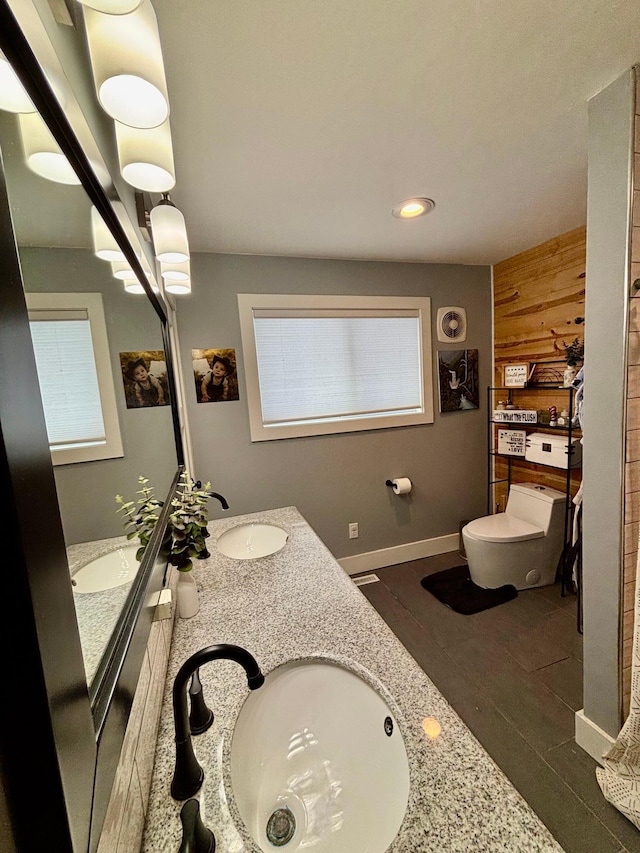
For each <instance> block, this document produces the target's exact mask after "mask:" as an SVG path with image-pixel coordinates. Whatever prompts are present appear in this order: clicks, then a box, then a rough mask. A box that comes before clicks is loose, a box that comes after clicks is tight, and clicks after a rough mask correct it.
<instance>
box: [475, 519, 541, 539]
mask: <svg viewBox="0 0 640 853" xmlns="http://www.w3.org/2000/svg"><path fill="white" fill-rule="evenodd" d="M466 530H467V532H468V533H469V534H470V535H471V536H473V537H474V539H481V540H482V541H483V542H524V541H525V540H526V539H539V538H540V537H541V536H544V530H541V529H540V528H539V527H536V526H535V525H533V524H529V522H528V521H522V519H520V518H515V517H514V516H512V515H507V513H506V512H500V513H497V514H496V515H486V516H485V517H484V518H476V520H475V521H470V522H469V524H467V526H466Z"/></svg>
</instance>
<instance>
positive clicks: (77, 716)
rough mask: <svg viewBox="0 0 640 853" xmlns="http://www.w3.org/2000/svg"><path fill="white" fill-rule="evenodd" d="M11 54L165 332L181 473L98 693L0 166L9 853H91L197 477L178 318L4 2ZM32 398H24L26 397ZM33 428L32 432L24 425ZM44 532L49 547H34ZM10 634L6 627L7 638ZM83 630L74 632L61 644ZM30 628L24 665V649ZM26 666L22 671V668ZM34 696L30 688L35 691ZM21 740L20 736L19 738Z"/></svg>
mask: <svg viewBox="0 0 640 853" xmlns="http://www.w3.org/2000/svg"><path fill="white" fill-rule="evenodd" d="M0 48H1V49H2V51H3V53H4V54H5V56H6V57H7V59H8V60H9V62H10V63H11V65H12V66H13V68H14V69H15V71H16V73H17V74H18V76H19V78H20V79H21V82H22V83H23V85H24V87H25V89H26V90H27V92H28V94H29V96H30V97H31V99H32V101H33V103H34V105H35V106H36V108H37V109H38V111H39V112H40V115H41V116H42V118H43V119H44V121H45V123H46V124H47V126H48V127H49V129H50V131H51V133H52V134H53V136H54V138H55V139H56V141H57V143H58V144H59V146H60V148H61V149H62V151H63V153H64V154H65V155H66V156H67V158H68V160H69V162H70V163H71V165H72V166H73V168H74V169H75V171H76V173H77V174H78V176H79V177H80V180H81V184H82V186H83V187H84V190H85V191H86V193H87V195H88V196H89V198H90V200H91V202H92V204H93V205H94V206H95V207H96V208H97V210H98V211H99V212H100V214H101V215H102V217H103V219H104V221H105V223H106V224H107V226H108V227H109V229H110V231H111V233H112V234H113V236H114V238H115V239H116V241H117V242H118V244H119V245H120V247H121V249H122V251H123V253H124V255H125V257H126V259H127V261H129V263H130V264H131V266H132V269H133V270H134V272H135V273H136V275H137V278H138V280H139V281H140V283H141V284H142V286H143V287H144V289H145V292H146V294H147V298H148V299H149V301H150V302H151V304H152V306H153V308H154V310H155V311H156V314H157V316H158V318H159V321H160V323H161V327H162V338H163V344H164V348H165V356H166V364H167V380H168V384H169V395H170V400H171V413H172V415H171V416H172V423H173V431H174V438H175V446H176V458H177V464H178V467H177V471H176V474H175V477H174V480H173V483H172V485H171V488H170V490H169V492H168V494H167V496H166V498H165V500H164V506H163V509H162V512H161V514H160V518H159V521H158V523H157V525H156V528H155V530H154V532H153V534H152V537H151V539H150V542H149V544H148V546H147V549H146V551H145V554H144V557H143V559H142V562H141V565H140V569H139V572H138V576H137V578H136V581H135V582H134V584H133V586H132V590H131V593H130V595H129V596H128V598H127V602H126V604H125V608H124V610H123V613H122V615H121V617H120V620H119V623H118V626H117V628H116V631H115V632H114V635H113V636H112V638H111V641H110V643H109V646H108V648H107V650H106V652H105V654H104V655H103V660H102V663H101V665H100V667H99V669H98V672H97V673H96V677H95V678H94V682H93V684H92V688H91V690H89V688H88V687H87V683H86V677H85V674H84V665H83V660H82V650H81V647H80V638H79V634H78V631H77V628H76V627H75V626H76V624H77V623H76V619H75V605H74V602H73V591H72V588H71V584H70V582H69V568H68V562H67V557H66V546H65V542H64V536H63V531H62V521H61V518H60V512H59V507H58V499H57V492H56V486H55V480H54V476H53V466H52V464H51V456H50V452H49V443H48V440H47V434H46V426H45V424H44V413H43V410H42V404H41V401H40V399H39V396H38V395H34V394H33V393H32V388H33V381H34V379H33V377H34V375H36V370H35V359H34V355H33V348H32V345H31V336H30V332H29V324H28V314H27V309H26V302H25V297H24V291H23V285H22V276H21V270H20V261H19V257H18V254H17V245H16V241H15V236H14V233H13V227H12V222H11V215H10V210H9V200H8V196H7V190H6V184H5V177H4V168H3V165H2V160H1V152H0V275H1V276H2V280H3V282H4V283H3V286H2V289H3V312H2V313H3V316H2V317H1V318H0V369H2V367H3V366H4V367H5V369H8V367H9V366H10V367H11V373H10V374H9V373H8V372H7V373H6V374H5V375H6V376H9V375H10V376H11V382H7V381H5V382H4V383H0V439H1V443H2V450H3V451H4V452H1V451H0V497H2V498H3V499H4V500H3V504H4V505H5V506H6V505H7V504H8V505H9V506H10V511H9V514H8V521H7V523H8V524H9V525H10V529H11V530H12V531H13V532H14V535H13V538H12V544H15V545H16V547H15V549H14V553H12V571H11V573H9V577H8V578H7V582H6V587H7V589H6V592H7V594H8V595H10V596H12V598H11V601H12V611H13V613H12V616H13V618H12V619H8V620H0V641H1V640H4V642H5V649H7V651H8V652H9V653H8V654H7V657H8V658H9V661H8V663H7V667H6V674H5V684H9V685H11V684H12V685H14V687H15V689H16V691H19V694H18V695H19V700H20V701H15V698H16V697H13V698H12V701H11V702H8V701H4V702H1V703H0V768H1V771H2V776H1V778H0V846H3V844H2V842H3V841H4V837H3V829H4V828H5V827H6V826H8V827H9V828H10V829H9V832H10V835H9V838H8V843H7V848H5V847H3V849H8V850H11V849H12V848H11V842H13V843H14V844H15V849H20V850H22V849H38V848H39V847H41V848H43V849H54V850H60V851H66V850H69V851H73V853H80V851H82V853H87V851H91V853H93V851H95V850H96V849H97V846H98V842H99V837H100V833H101V830H102V825H103V822H104V817H105V814H106V810H107V805H108V802H109V797H110V794H111V788H112V785H113V780H114V777H115V772H116V769H117V765H118V761H119V757H120V750H121V747H122V742H123V739H124V732H125V729H126V725H127V721H128V717H129V713H130V710H131V705H132V701H133V696H134V693H135V689H136V686H137V682H138V678H139V675H140V670H141V667H142V663H143V660H144V654H145V651H146V646H147V642H148V638H149V632H150V629H151V624H152V620H153V613H154V609H155V608H154V597H155V595H156V594H157V592H158V591H159V590H160V589H161V588H162V586H163V585H164V584H165V580H166V574H167V559H166V556H165V557H162V556H161V555H160V553H159V552H160V547H161V544H162V540H163V537H164V534H165V531H166V527H167V523H168V516H169V514H170V511H171V498H172V497H173V494H174V492H175V488H176V485H177V482H178V478H179V475H180V473H181V471H182V470H184V451H183V447H182V441H181V431H180V420H179V413H178V406H177V401H178V397H177V388H176V382H175V374H174V360H173V355H172V349H171V342H170V337H169V328H168V317H167V313H166V310H165V306H164V304H163V302H161V300H160V299H159V298H158V296H157V295H156V293H155V292H154V291H153V290H152V289H151V286H150V285H149V283H148V281H147V278H146V276H145V274H144V271H143V268H142V265H141V263H140V261H139V260H138V256H137V255H136V252H135V250H134V248H133V246H132V245H131V244H130V243H129V240H128V238H127V235H126V232H125V230H124V228H123V227H122V225H121V223H120V221H119V219H118V217H117V215H116V214H115V211H114V209H113V207H112V205H111V202H110V201H109V198H108V196H107V194H106V192H105V190H104V189H103V187H102V185H101V184H100V182H99V181H98V179H97V177H96V175H95V174H94V172H93V170H92V168H91V166H90V163H89V160H88V158H87V156H86V154H85V152H84V150H83V148H82V146H81V144H80V142H79V140H78V138H77V137H76V135H75V133H74V131H73V129H72V127H71V125H70V123H69V121H68V120H67V118H66V116H65V113H64V111H63V110H62V108H61V107H60V104H59V102H58V100H57V99H56V97H55V95H54V94H53V92H52V90H51V88H50V86H49V83H48V80H47V78H46V76H45V74H44V72H43V70H42V68H41V67H40V65H39V63H38V60H37V58H36V56H35V54H34V52H33V51H32V49H31V46H30V44H29V42H28V40H27V38H26V37H25V35H24V33H23V32H22V30H21V28H20V26H19V24H18V23H17V21H16V19H15V17H14V15H13V13H12V11H11V9H10V7H9V5H8V3H7V0H0ZM20 389H24V391H23V393H21V392H20ZM27 424H28V428H27V427H25V425H27ZM34 519H37V520H38V521H37V535H34V524H35V522H34ZM3 622H4V624H3ZM71 624H73V626H74V628H75V630H74V629H71V627H69V630H64V631H61V630H60V626H61V625H65V626H66V625H69V626H71ZM17 626H19V637H20V640H19V643H20V654H19V655H15V654H11V653H10V650H11V649H12V648H15V647H16V633H15V632H16V627H17ZM14 658H16V659H14ZM25 682H26V683H25ZM19 732H20V733H21V734H20V735H18V733H19ZM25 732H28V737H29V739H30V750H29V751H30V752H31V753H32V754H33V753H34V751H35V753H36V754H37V755H38V761H37V772H38V788H39V790H40V791H45V792H46V796H43V797H40V798H39V802H38V814H37V816H36V815H34V814H33V795H32V791H31V787H32V785H33V778H32V774H31V765H30V764H29V763H28V762H27V761H26V759H25V754H24V753H25V744H24V738H25V737H26V736H27V735H26V734H25Z"/></svg>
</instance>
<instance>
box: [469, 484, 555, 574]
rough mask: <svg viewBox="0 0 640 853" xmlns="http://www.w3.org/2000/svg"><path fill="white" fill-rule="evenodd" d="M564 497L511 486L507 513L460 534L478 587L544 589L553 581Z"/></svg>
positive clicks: (532, 487)
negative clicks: (509, 586) (537, 587)
mask: <svg viewBox="0 0 640 853" xmlns="http://www.w3.org/2000/svg"><path fill="white" fill-rule="evenodd" d="M566 498H567V496H566V495H565V494H563V493H562V492H558V491H557V490H556V489H550V488H548V487H547V486H540V485H538V484H536V483H515V484H513V485H512V486H511V488H510V489H509V499H508V501H507V509H506V512H501V513H498V514H497V515H487V516H485V517H484V518H477V519H476V520H475V521H470V522H469V524H466V525H465V526H464V527H463V528H462V540H463V542H464V547H465V552H466V555H467V561H468V564H469V573H470V575H471V580H472V581H473V582H474V583H475V584H477V586H481V587H484V588H485V589H495V588H496V587H499V586H503V585H504V584H512V585H513V586H515V588H516V589H529V588H530V587H534V586H547V585H548V584H552V583H553V582H554V581H555V578H556V569H557V567H558V560H559V559H560V555H561V553H562V547H563V539H564V512H565V506H566Z"/></svg>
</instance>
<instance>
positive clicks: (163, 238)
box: [150, 193, 190, 264]
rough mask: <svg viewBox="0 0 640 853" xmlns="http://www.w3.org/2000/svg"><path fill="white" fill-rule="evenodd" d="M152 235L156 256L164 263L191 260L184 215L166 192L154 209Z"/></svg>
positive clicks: (152, 213) (152, 212)
mask: <svg viewBox="0 0 640 853" xmlns="http://www.w3.org/2000/svg"><path fill="white" fill-rule="evenodd" d="M150 219H151V235H152V237H153V245H154V249H155V253H156V258H157V259H158V261H160V263H164V264H181V263H184V261H188V260H189V257H190V256H189V240H188V238H187V227H186V225H185V221H184V216H183V215H182V213H180V211H179V210H178V208H177V207H176V206H175V204H174V203H173V202H172V201H171V199H170V198H169V195H168V194H167V193H164V194H163V196H162V200H161V201H159V202H158V204H157V205H156V206H155V207H154V208H153V209H152V211H151V214H150Z"/></svg>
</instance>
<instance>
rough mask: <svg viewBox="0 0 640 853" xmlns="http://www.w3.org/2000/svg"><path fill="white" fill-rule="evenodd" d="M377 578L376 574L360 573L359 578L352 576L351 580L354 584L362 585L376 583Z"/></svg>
mask: <svg viewBox="0 0 640 853" xmlns="http://www.w3.org/2000/svg"><path fill="white" fill-rule="evenodd" d="M379 580H380V578H379V577H378V575H361V576H360V577H359V578H354V579H353V582H354V584H355V585H356V586H364V585H365V584H366V583H378V581H379Z"/></svg>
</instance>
